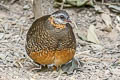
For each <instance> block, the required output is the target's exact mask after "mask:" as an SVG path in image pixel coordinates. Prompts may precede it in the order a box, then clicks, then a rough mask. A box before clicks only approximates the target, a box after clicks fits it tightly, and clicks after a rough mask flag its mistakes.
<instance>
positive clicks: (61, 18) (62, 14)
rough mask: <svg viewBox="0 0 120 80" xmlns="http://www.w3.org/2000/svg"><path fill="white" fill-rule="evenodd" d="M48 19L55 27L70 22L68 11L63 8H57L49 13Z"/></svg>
mask: <svg viewBox="0 0 120 80" xmlns="http://www.w3.org/2000/svg"><path fill="white" fill-rule="evenodd" d="M49 20H50V22H51V24H52V25H53V26H55V27H60V26H65V25H66V24H67V23H70V22H71V20H70V18H69V15H68V13H67V12H66V11H63V10H59V11H56V12H54V13H53V14H51V16H50V19H49Z"/></svg>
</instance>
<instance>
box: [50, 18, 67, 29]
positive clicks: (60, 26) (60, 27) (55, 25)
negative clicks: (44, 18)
mask: <svg viewBox="0 0 120 80" xmlns="http://www.w3.org/2000/svg"><path fill="white" fill-rule="evenodd" d="M48 20H49V21H50V23H51V24H52V25H53V26H54V27H55V28H59V29H63V28H65V26H66V25H65V24H56V23H55V22H54V19H53V17H49V18H48Z"/></svg>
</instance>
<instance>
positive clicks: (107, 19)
mask: <svg viewBox="0 0 120 80" xmlns="http://www.w3.org/2000/svg"><path fill="white" fill-rule="evenodd" d="M101 18H102V20H103V21H104V22H105V24H106V26H107V27H105V28H104V29H103V31H107V32H111V31H112V20H111V17H110V15H109V14H106V13H103V14H101Z"/></svg>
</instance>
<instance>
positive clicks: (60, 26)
mask: <svg viewBox="0 0 120 80" xmlns="http://www.w3.org/2000/svg"><path fill="white" fill-rule="evenodd" d="M71 22H72V21H71V19H70V16H69V14H68V13H67V12H66V11H65V10H58V11H55V12H53V13H52V14H50V15H45V16H42V17H40V18H38V19H36V20H35V21H34V22H33V24H32V25H31V27H30V28H29V30H28V32H27V34H26V43H25V49H26V52H27V54H28V56H29V57H30V58H31V59H32V60H33V61H34V62H35V63H38V64H40V65H50V64H52V65H55V67H59V66H61V65H63V64H66V63H68V62H69V61H71V60H72V59H73V58H74V55H75V52H76V39H75V35H74V32H73V27H72V26H71V24H70V23H71Z"/></svg>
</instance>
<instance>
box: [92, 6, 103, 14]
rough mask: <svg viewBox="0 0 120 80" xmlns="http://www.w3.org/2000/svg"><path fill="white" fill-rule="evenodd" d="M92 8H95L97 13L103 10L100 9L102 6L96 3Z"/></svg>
mask: <svg viewBox="0 0 120 80" xmlns="http://www.w3.org/2000/svg"><path fill="white" fill-rule="evenodd" d="M94 8H95V11H96V12H98V13H103V12H104V11H103V10H102V8H101V7H100V6H98V5H95V6H94Z"/></svg>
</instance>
